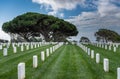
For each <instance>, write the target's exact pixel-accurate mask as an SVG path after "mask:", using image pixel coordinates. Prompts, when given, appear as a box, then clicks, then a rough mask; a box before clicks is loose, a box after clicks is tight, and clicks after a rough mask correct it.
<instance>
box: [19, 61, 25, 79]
mask: <svg viewBox="0 0 120 79" xmlns="http://www.w3.org/2000/svg"><path fill="white" fill-rule="evenodd" d="M18 79H25V63H19V64H18Z"/></svg>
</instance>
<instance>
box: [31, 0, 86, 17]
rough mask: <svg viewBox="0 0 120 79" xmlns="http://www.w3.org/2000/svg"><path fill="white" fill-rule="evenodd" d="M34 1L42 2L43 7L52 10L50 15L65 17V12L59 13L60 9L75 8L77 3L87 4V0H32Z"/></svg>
mask: <svg viewBox="0 0 120 79" xmlns="http://www.w3.org/2000/svg"><path fill="white" fill-rule="evenodd" d="M32 2H34V3H38V4H41V8H43V7H44V8H45V9H47V10H48V9H50V10H52V11H51V12H48V14H49V15H54V16H56V15H59V16H61V17H64V14H63V13H60V14H59V11H61V10H63V9H65V10H73V9H75V8H76V7H77V5H85V3H84V2H85V0H32Z"/></svg>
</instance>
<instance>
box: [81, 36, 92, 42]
mask: <svg viewBox="0 0 120 79" xmlns="http://www.w3.org/2000/svg"><path fill="white" fill-rule="evenodd" d="M80 42H86V43H90V40H89V38H88V37H84V36H83V37H81V38H80Z"/></svg>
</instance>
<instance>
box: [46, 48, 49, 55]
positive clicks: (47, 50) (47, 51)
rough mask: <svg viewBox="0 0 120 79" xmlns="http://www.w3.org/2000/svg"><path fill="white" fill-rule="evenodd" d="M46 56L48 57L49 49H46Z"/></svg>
mask: <svg viewBox="0 0 120 79" xmlns="http://www.w3.org/2000/svg"><path fill="white" fill-rule="evenodd" d="M46 56H47V57H49V49H46Z"/></svg>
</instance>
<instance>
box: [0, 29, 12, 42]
mask: <svg viewBox="0 0 120 79" xmlns="http://www.w3.org/2000/svg"><path fill="white" fill-rule="evenodd" d="M0 39H4V40H9V41H10V36H9V35H8V34H6V33H5V32H3V31H2V29H0Z"/></svg>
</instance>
